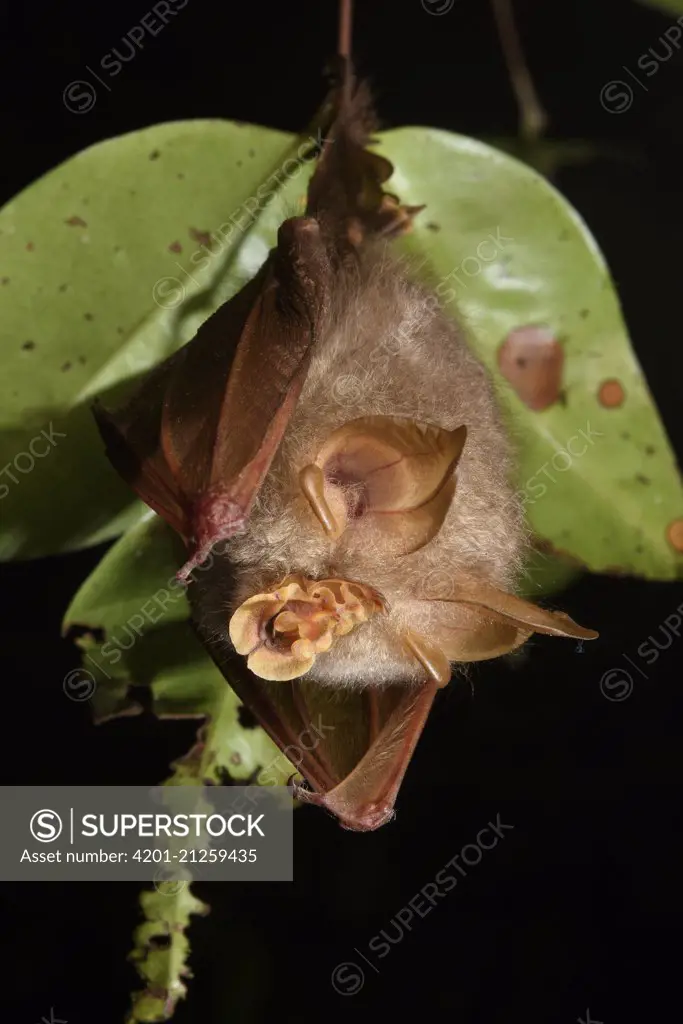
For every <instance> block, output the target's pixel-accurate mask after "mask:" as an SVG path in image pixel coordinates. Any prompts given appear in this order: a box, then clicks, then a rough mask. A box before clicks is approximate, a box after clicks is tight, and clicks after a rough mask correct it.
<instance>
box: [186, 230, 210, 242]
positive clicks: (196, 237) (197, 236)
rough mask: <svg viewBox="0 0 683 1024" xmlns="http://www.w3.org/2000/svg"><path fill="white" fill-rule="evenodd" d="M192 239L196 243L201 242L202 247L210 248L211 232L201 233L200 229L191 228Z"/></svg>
mask: <svg viewBox="0 0 683 1024" xmlns="http://www.w3.org/2000/svg"><path fill="white" fill-rule="evenodd" d="M190 238H191V239H192V240H193V241H195V242H199V244H200V245H206V246H208V244H209V242H210V241H211V232H209V231H200V230H199V228H190Z"/></svg>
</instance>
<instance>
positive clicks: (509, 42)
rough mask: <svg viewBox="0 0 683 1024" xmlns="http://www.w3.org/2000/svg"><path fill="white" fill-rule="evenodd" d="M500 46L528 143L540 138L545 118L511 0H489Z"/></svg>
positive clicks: (522, 130)
mask: <svg viewBox="0 0 683 1024" xmlns="http://www.w3.org/2000/svg"><path fill="white" fill-rule="evenodd" d="M491 5H492V7H493V14H494V17H495V19H496V27H497V29H498V37H499V39H500V45H501V47H502V48H503V53H504V54H505V61H506V63H507V67H508V73H509V75H510V81H511V83H512V88H513V89H514V91H515V96H516V97H517V105H518V107H519V133H520V135H521V136H522V138H524V139H527V140H529V141H533V140H535V139H538V138H540V136H541V135H542V134H543V131H544V129H545V127H546V125H547V123H548V115H547V114H546V112H545V110H544V109H543V107H542V106H541V102H540V100H539V98H538V95H537V93H536V89H535V88H534V83H533V80H532V78H531V74H530V72H529V66H528V64H527V62H526V57H525V56H524V50H523V48H522V43H521V40H520V38H519V32H518V31H517V25H516V23H515V15H514V11H513V9H512V0H491Z"/></svg>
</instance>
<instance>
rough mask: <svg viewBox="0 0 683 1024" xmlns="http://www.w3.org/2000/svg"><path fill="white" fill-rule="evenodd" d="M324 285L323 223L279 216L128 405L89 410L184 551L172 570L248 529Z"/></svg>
mask: <svg viewBox="0 0 683 1024" xmlns="http://www.w3.org/2000/svg"><path fill="white" fill-rule="evenodd" d="M329 290H330V265H329V260H328V257H327V252H326V249H325V245H324V243H323V241H322V239H321V233H320V228H319V225H318V224H317V222H316V221H315V220H313V219H312V218H309V217H299V218H293V219H291V220H288V221H285V223H284V224H283V225H282V227H281V228H280V231H279V235H278V245H277V248H276V249H275V250H274V251H273V253H271V255H270V257H269V259H268V261H267V263H266V264H265V265H264V267H263V268H262V270H261V271H260V272H259V274H258V275H257V276H256V277H255V278H254V279H253V280H252V281H250V282H249V284H247V285H246V286H245V288H243V289H242V291H241V292H239V293H238V294H237V295H235V296H234V297H233V299H231V300H230V301H229V302H227V303H225V305H223V306H221V308H220V309H219V310H217V312H216V313H214V314H213V316H211V317H210V318H209V319H208V320H207V321H206V322H205V323H204V324H202V326H201V327H200V329H199V331H198V333H197V334H196V336H195V337H194V338H193V340H192V341H191V342H189V343H188V344H187V345H185V346H184V348H182V349H180V351H179V352H177V353H176V354H175V355H174V356H172V357H171V358H170V359H168V360H167V361H166V362H165V363H164V364H162V366H160V367H158V368H157V370H156V371H155V372H154V373H153V374H152V375H151V376H150V377H149V378H148V379H147V380H146V381H145V382H144V384H143V385H142V387H141V388H140V390H139V391H138V392H137V394H136V395H135V396H134V398H133V399H132V401H131V402H130V403H129V405H128V406H127V407H126V408H124V409H123V410H121V411H119V412H118V413H117V414H116V415H112V414H110V413H106V412H104V411H103V410H102V409H98V410H97V412H96V416H97V421H98V425H99V427H100V431H101V433H102V435H103V438H104V440H105V443H106V446H107V454H108V456H109V458H110V460H111V461H112V463H113V465H114V467H115V468H116V469H117V470H118V472H119V473H120V474H121V476H123V478H124V479H125V480H126V481H127V482H128V483H129V484H130V485H131V486H132V488H133V489H134V490H135V491H136V492H137V494H138V495H139V496H140V497H141V498H142V499H143V501H145V502H146V503H147V504H148V505H149V506H150V507H151V508H153V509H154V510H155V511H156V512H158V513H159V515H161V516H163V518H164V519H166V521H167V522H168V523H169V524H170V525H171V526H172V527H173V528H174V529H175V530H176V531H177V532H178V533H180V535H181V536H182V537H183V538H184V540H185V541H186V543H187V544H188V545H189V546H190V550H191V557H190V559H189V561H188V562H187V563H186V565H185V566H184V567H183V569H182V570H181V573H180V574H179V575H182V576H187V575H188V574H189V573H190V571H191V570H192V569H193V568H194V567H195V566H196V565H198V564H199V563H200V562H202V561H203V560H204V559H205V558H206V557H207V555H208V553H209V551H210V550H211V548H212V547H213V545H214V544H216V543H217V542H218V541H220V540H222V539H227V538H228V537H231V536H233V535H234V534H235V533H236V532H238V531H239V530H241V529H243V528H244V526H245V524H246V521H247V517H248V515H249V510H250V508H251V505H252V503H253V501H254V498H255V497H256V494H257V493H258V489H259V487H260V486H261V483H262V482H263V479H264V477H265V475H266V473H267V472H268V468H269V466H270V464H271V461H272V459H273V456H274V455H275V452H276V451H277V447H278V445H279V443H280V441H281V439H282V435H283V433H284V431H285V428H286V426H287V423H288V421H289V418H290V416H291V414H292V411H293V409H294V407H295V404H296V401H297V399H298V397H299V393H300V391H301V388H302V386H303V383H304V381H305V379H306V370H307V367H308V362H309V358H310V353H311V348H312V346H313V344H314V342H315V340H316V337H317V336H318V333H319V329H320V324H321V323H322V322H323V321H324V318H325V316H326V312H327V304H328V296H329Z"/></svg>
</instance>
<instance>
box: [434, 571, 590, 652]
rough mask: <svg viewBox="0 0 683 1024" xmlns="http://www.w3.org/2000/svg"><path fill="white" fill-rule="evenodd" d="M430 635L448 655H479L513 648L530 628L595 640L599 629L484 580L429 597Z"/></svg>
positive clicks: (550, 633)
mask: <svg viewBox="0 0 683 1024" xmlns="http://www.w3.org/2000/svg"><path fill="white" fill-rule="evenodd" d="M431 603H432V605H433V608H434V612H435V619H436V622H437V627H436V630H435V640H436V642H437V643H438V644H439V646H440V647H441V648H442V650H443V651H444V653H445V654H446V656H447V657H448V658H449V660H450V661H484V660H485V659H487V658H497V657H499V656H500V655H502V654H507V653H508V652H509V651H513V650H514V649H515V648H516V647H519V646H520V645H521V644H523V643H524V641H525V640H527V639H528V638H529V637H530V636H531V634H532V633H547V634H549V635H550V636H564V637H575V638H577V639H581V640H594V639H595V638H596V637H597V636H598V634H597V633H596V632H595V630H593V629H586V628H584V627H583V626H579V625H578V623H576V622H574V620H573V619H571V618H570V617H569V615H567V614H565V612H552V611H548V610H547V609H546V608H539V607H538V605H535V604H532V603H531V602H530V601H525V600H524V599H523V598H521V597H515V595H514V594H507V593H506V592H505V591H503V590H499V589H498V588H497V587H494V586H491V585H490V584H488V583H483V582H482V583H479V582H472V583H468V584H465V585H462V586H455V587H454V588H453V596H452V597H451V596H449V597H447V598H445V599H442V600H438V599H437V600H434V601H432V602H431Z"/></svg>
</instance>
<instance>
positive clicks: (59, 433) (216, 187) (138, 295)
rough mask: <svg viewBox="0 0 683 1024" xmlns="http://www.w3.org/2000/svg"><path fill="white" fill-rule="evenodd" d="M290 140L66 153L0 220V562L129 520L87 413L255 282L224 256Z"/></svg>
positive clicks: (159, 134)
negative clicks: (0, 386)
mask: <svg viewBox="0 0 683 1024" xmlns="http://www.w3.org/2000/svg"><path fill="white" fill-rule="evenodd" d="M290 138H291V137H290V136H287V135H285V134H283V133H282V132H278V131H274V130H272V129H269V128H258V127H254V126H253V125H240V124H237V123H234V122H228V121H187V122H183V121H180V122H172V123H170V124H162V125H156V126H154V127H152V128H146V129H144V130H142V131H138V132H133V133H131V134H129V135H124V136H121V137H119V138H116V139H111V140H109V141H107V142H103V143H100V144H98V145H96V146H93V147H91V148H90V149H87V150H85V151H84V152H82V153H79V154H78V155H77V156H75V157H73V158H72V159H70V160H67V161H66V163H64V164H62V165H60V166H59V167H57V168H56V169H55V170H53V171H51V172H50V173H49V174H46V175H45V176H44V177H43V178H41V179H40V180H39V181H37V182H35V183H34V184H33V185H31V186H30V187H29V188H27V189H25V190H24V191H23V192H22V193H21V194H20V195H18V196H17V197H16V198H14V199H13V200H12V201H11V202H10V203H8V204H7V205H6V206H5V207H4V208H3V209H2V210H1V211H0V297H1V301H2V317H0V353H1V354H2V359H3V365H4V372H5V380H6V381H8V382H9V387H6V389H5V392H4V394H3V403H2V408H1V409H0V496H2V497H3V499H4V500H3V508H2V511H3V518H2V530H1V532H0V558H3V559H6V558H26V557H34V556H37V555H44V554H49V553H53V552H59V551H67V550H71V549H74V548H79V547H83V546H87V545H89V544H95V543H98V542H100V541H102V540H105V539H107V538H110V537H113V536H116V535H117V534H118V533H120V532H122V531H123V530H124V529H125V528H126V527H127V526H128V525H131V524H132V523H134V522H136V521H138V520H139V518H140V516H141V514H142V511H143V509H142V506H141V505H140V503H139V502H137V501H134V500H132V499H131V495H130V491H129V490H128V488H127V487H126V486H125V485H124V484H123V483H122V482H121V481H120V480H119V479H118V478H117V476H116V475H115V474H114V472H113V470H111V468H110V467H109V465H108V463H107V461H106V460H105V459H104V458H103V457H102V443H101V441H100V439H99V436H98V434H97V431H96V429H95V426H94V423H93V419H92V415H91V412H90V405H91V402H92V400H93V398H94V397H95V396H96V395H102V396H104V398H105V401H106V399H107V398H110V399H111V398H112V389H115V388H117V387H118V386H120V385H121V382H125V381H131V380H132V379H134V378H135V377H137V376H138V375H139V374H141V373H143V372H144V371H145V370H147V369H149V367H151V366H153V365H155V364H156V363H158V362H159V361H160V360H161V359H162V358H164V357H165V356H166V355H168V354H169V352H172V351H173V350H174V349H175V348H177V347H178V346H179V345H180V344H182V343H184V342H185V341H187V340H188V339H189V338H190V337H192V335H193V334H194V333H195V332H196V330H197V327H198V326H199V324H200V323H201V322H202V320H204V319H205V318H206V317H207V316H208V315H209V314H210V313H211V312H212V311H213V309H215V308H216V306H217V305H219V304H220V303H221V302H222V301H224V300H225V299H226V298H227V297H228V295H229V294H231V293H232V292H233V291H234V290H236V289H237V288H238V287H239V286H240V285H241V284H242V283H243V281H244V280H245V277H248V276H250V274H252V273H253V272H254V270H255V269H256V267H254V266H253V263H252V264H250V265H247V266H245V265H244V264H243V263H242V265H240V266H236V267H233V259H232V257H233V255H234V252H235V250H236V249H237V248H238V247H239V244H240V243H241V241H242V233H243V230H244V229H245V227H247V226H248V224H249V222H250V220H251V218H252V216H253V212H250V211H253V209H254V202H255V201H254V200H253V198H252V197H253V196H254V192H255V188H256V186H257V185H258V184H259V183H260V182H262V181H264V180H266V179H267V178H268V177H269V175H270V174H271V172H272V171H273V170H274V169H277V168H278V167H279V165H280V164H281V163H282V161H283V158H284V156H286V155H288V154H289V148H288V147H289V142H290ZM267 198H268V197H266V199H264V200H263V201H267ZM231 216H233V220H232V221H230V219H229V218H230V217H231ZM209 232H213V236H212V238H211V239H210V240H209V239H207V238H206V237H205V235H207V234H208V233H209ZM204 243H208V245H209V250H208V251H209V252H210V253H211V254H212V255H211V256H209V255H208V252H207V250H206V249H203V248H202V245H203V244H204ZM178 247H180V249H181V250H182V251H180V252H178V251H174V250H176V249H177V248H178ZM263 255H264V254H263V253H260V252H259V254H258V256H257V262H260V261H261V260H262V259H263ZM180 297H184V299H185V301H184V302H182V303H180V304H179V303H178V299H179V298H180ZM43 431H45V432H46V434H47V437H46V436H45V435H43V434H42V432H43ZM50 438H52V441H51V442H50V440H49V439H50ZM5 488H7V490H5Z"/></svg>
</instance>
